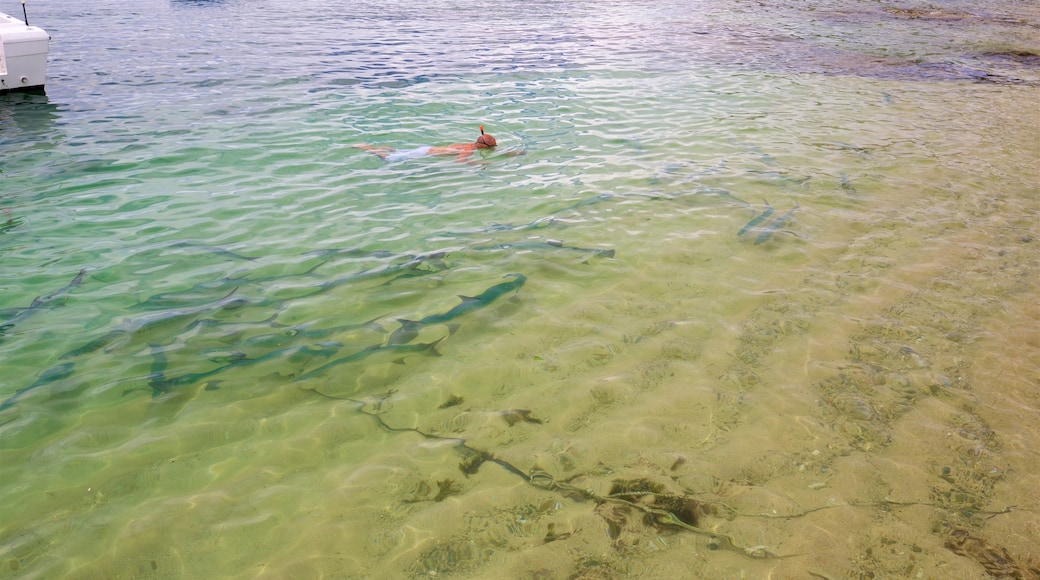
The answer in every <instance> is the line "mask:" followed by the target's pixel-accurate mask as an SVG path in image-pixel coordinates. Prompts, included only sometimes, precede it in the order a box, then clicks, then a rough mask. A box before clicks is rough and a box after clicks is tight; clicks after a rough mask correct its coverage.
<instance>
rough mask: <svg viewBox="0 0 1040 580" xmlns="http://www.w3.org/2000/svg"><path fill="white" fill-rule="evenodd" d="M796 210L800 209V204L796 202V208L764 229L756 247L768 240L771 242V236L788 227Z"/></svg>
mask: <svg viewBox="0 0 1040 580" xmlns="http://www.w3.org/2000/svg"><path fill="white" fill-rule="evenodd" d="M796 209H798V202H795V204H794V207H792V208H791V209H790V210H788V211H787V213H785V214H784V215H782V216H780V217H778V218H776V219H775V220H773V222H772V223H770V224H769V225H768V226H766V227H765V228H763V229H762V232H761V233H760V234H758V237H757V238H755V245H756V246H757V245H759V244H761V243H764V242H766V241H767V240H769V237H770V236H772V235H773V234H774V233H776V232H778V231H780V229H781V228H783V227H784V226H785V225H787V222H789V221H791V218H793V217H794V210H796Z"/></svg>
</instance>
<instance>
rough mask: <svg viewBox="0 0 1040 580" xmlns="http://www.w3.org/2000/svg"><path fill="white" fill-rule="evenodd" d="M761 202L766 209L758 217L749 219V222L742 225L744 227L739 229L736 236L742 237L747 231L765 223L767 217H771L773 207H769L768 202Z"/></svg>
mask: <svg viewBox="0 0 1040 580" xmlns="http://www.w3.org/2000/svg"><path fill="white" fill-rule="evenodd" d="M762 201H763V202H764V203H765V204H766V209H765V210H763V211H762V213H760V214H759V215H757V216H755V217H753V218H751V221H749V222H748V223H746V224H744V227H742V228H740V231H739V232H737V236H742V235H744V234H745V233H747V231H748V230H750V229H751V228H753V227H755V226H757V225H758V224H760V223H762V222H764V221H766V220H767V219H769V216H771V215H773V206H771V205H769V202H768V201H766V200H764V199H763V200H762Z"/></svg>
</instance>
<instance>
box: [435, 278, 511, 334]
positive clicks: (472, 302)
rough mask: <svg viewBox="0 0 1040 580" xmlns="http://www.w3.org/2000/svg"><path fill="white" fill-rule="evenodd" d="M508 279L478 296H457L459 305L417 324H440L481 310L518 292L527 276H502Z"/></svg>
mask: <svg viewBox="0 0 1040 580" xmlns="http://www.w3.org/2000/svg"><path fill="white" fill-rule="evenodd" d="M510 277H511V278H513V279H512V280H510V281H509V282H502V283H501V284H495V285H494V286H492V287H490V288H488V289H487V290H485V291H483V292H481V293H480V294H477V295H476V296H462V295H459V298H460V299H461V300H462V303H461V304H459V305H458V306H455V307H454V308H452V309H451V310H449V311H447V312H444V313H441V314H431V315H430V316H427V317H425V318H423V319H421V320H419V321H418V324H420V325H427V324H440V323H443V322H447V321H449V320H452V319H455V318H458V317H459V316H462V315H463V314H465V313H467V312H470V311H472V310H477V309H478V308H483V307H485V306H487V305H488V304H491V303H492V302H494V301H495V300H497V299H498V298H501V297H502V296H505V295H506V294H509V293H510V292H514V291H519V290H520V288H521V287H522V286H523V285H524V283H525V282H527V276H524V275H523V274H506V275H505V276H503V278H510Z"/></svg>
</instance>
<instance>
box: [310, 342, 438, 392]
mask: <svg viewBox="0 0 1040 580" xmlns="http://www.w3.org/2000/svg"><path fill="white" fill-rule="evenodd" d="M445 338H447V337H444V336H442V337H441V338H438V339H437V340H435V341H433V342H424V343H420V344H386V345H384V344H376V345H373V346H370V347H368V348H365V349H362V350H359V351H357V352H355V353H353V354H349V355H347V356H344V357H340V358H338V359H335V360H332V361H329V362H327V363H325V364H323V365H321V366H320V367H317V368H315V369H312V370H310V371H308V372H306V373H303V374H302V375H300V376H298V377H296V379H295V381H294V382H299V381H304V380H307V379H309V378H311V377H314V376H316V375H319V374H321V373H324V372H325V371H328V370H329V369H331V368H333V367H337V366H340V365H343V364H347V363H351V362H357V361H359V360H362V359H365V358H368V357H370V356H372V355H375V354H381V353H387V352H391V353H404V354H409V353H423V354H426V355H428V356H441V353H439V352H437V345H438V344H440V342H441V341H442V340H444V339H445ZM394 362H401V360H400V359H398V360H396V361H394Z"/></svg>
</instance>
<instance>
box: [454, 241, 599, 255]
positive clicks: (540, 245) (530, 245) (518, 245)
mask: <svg viewBox="0 0 1040 580" xmlns="http://www.w3.org/2000/svg"><path fill="white" fill-rule="evenodd" d="M549 248H558V249H561V250H571V251H574V252H579V253H586V254H593V255H596V256H602V257H604V258H613V257H614V249H613V248H582V247H580V246H568V245H565V244H564V243H563V241H562V240H545V241H529V242H513V243H504V244H493V245H489V246H475V247H474V248H473V249H474V250H478V251H483V250H544V249H549Z"/></svg>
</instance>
